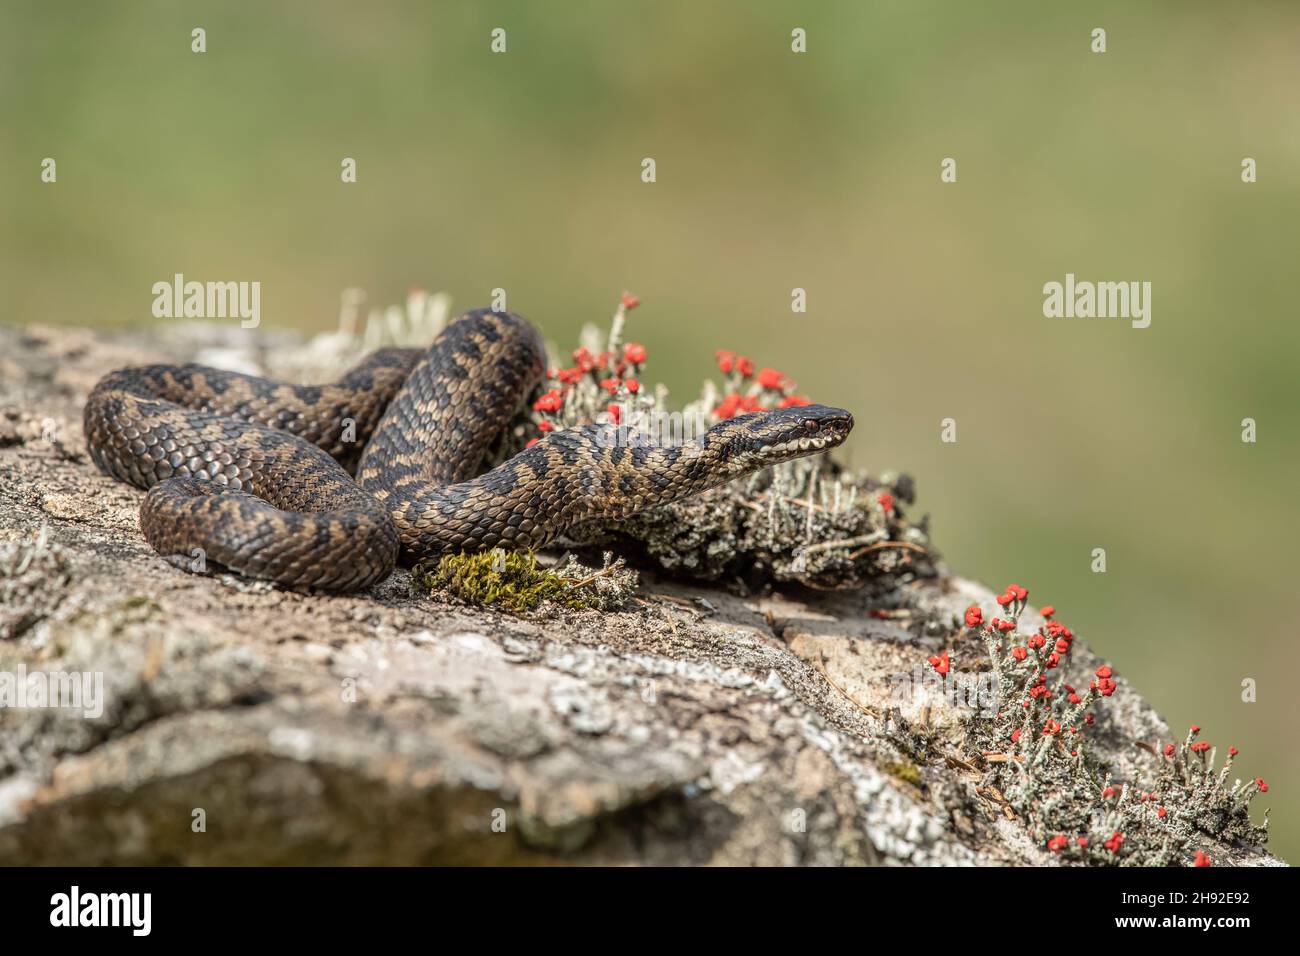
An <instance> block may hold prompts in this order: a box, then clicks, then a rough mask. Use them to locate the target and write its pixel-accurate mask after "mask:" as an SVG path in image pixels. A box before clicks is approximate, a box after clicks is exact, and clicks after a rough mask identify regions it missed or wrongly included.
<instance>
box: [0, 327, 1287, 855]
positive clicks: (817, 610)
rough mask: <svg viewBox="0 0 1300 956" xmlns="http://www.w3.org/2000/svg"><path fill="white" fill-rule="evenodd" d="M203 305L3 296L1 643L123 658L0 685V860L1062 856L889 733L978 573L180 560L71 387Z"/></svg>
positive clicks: (1120, 727)
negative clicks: (319, 580)
mask: <svg viewBox="0 0 1300 956" xmlns="http://www.w3.org/2000/svg"><path fill="white" fill-rule="evenodd" d="M195 334H197V333H187V332H185V331H184V330H183V329H182V330H179V331H177V332H176V333H175V335H174V337H173V338H172V339H170V340H169V339H165V338H162V337H159V336H150V337H144V336H137V337H134V338H132V337H121V336H116V337H115V336H110V335H104V334H98V333H91V332H87V331H83V330H76V329H55V328H35V327H33V328H27V329H17V328H10V327H4V326H0V601H2V603H0V672H11V673H12V672H15V671H16V670H18V669H19V668H26V669H28V670H43V671H63V672H90V673H92V674H101V675H102V677H103V683H104V699H103V708H102V714H99V715H98V716H94V717H87V716H85V714H84V713H83V712H82V711H74V710H71V709H67V708H63V709H58V708H48V709H25V710H24V709H12V708H11V709H3V710H0V863H9V864H12V863H28V864H48V863H72V864H99V863H127V864H130V863H134V864H157V863H185V864H210V863H238V864H259V863H267V864H290V863H293V864H315V863H475V864H494V863H499V864H506V863H545V862H558V863H649V864H693V863H699V864H703V863H712V864H776V865H793V864H827V865H831V864H913V865H949V864H985V865H988V864H1013V863H1034V864H1051V863H1054V860H1053V859H1052V858H1051V856H1050V855H1049V854H1047V853H1045V852H1044V850H1043V849H1042V848H1041V847H1040V846H1038V845H1030V843H1029V842H1028V841H1027V840H1026V839H1025V838H1024V834H1023V832H1022V831H1021V830H1020V829H1019V828H1018V827H1017V826H1016V824H1015V822H1014V821H1012V820H1008V819H1006V818H1005V817H1004V815H1003V814H1001V813H998V812H995V811H990V810H987V809H984V807H985V804H984V803H983V802H982V801H980V800H978V799H976V797H975V796H974V795H973V792H972V791H973V789H974V788H976V787H977V786H978V782H979V781H978V776H979V775H978V774H972V773H970V772H968V771H966V770H963V769H961V768H960V765H959V764H954V763H953V762H952V761H951V760H948V759H944V758H943V757H942V756H940V755H938V752H937V751H936V752H934V753H931V754H924V755H919V754H917V753H916V751H915V748H914V746H913V745H912V744H911V743H909V739H910V738H909V737H908V735H905V734H901V733H899V732H897V727H898V725H899V721H902V720H907V721H912V722H915V721H916V720H918V719H923V720H925V721H927V722H930V723H932V724H933V725H934V726H935V727H937V728H942V726H943V721H944V719H945V718H944V716H943V714H942V712H941V711H940V710H935V711H934V712H933V713H930V712H928V710H927V713H926V714H924V715H923V716H918V715H917V714H915V713H911V714H909V713H898V714H896V715H895V714H893V711H892V710H891V707H892V703H891V697H890V691H891V688H890V678H891V676H892V675H896V674H900V673H903V674H905V673H909V672H912V671H913V670H914V668H916V666H917V665H918V662H923V661H924V660H925V657H926V655H928V654H932V653H935V652H936V651H937V649H938V648H939V647H940V646H941V644H942V638H941V637H940V636H938V635H934V634H931V633H929V631H930V630H931V629H928V628H926V627H917V626H912V625H911V624H910V622H909V614H914V615H915V617H916V620H918V621H919V620H921V619H922V618H926V619H936V618H941V617H951V616H953V615H960V613H961V611H962V610H963V609H964V608H965V607H966V606H967V604H969V602H970V601H971V599H972V598H974V599H981V600H985V601H988V600H989V599H990V594H989V592H988V591H987V590H985V589H983V588H981V587H979V586H978V585H975V584H972V583H969V582H965V581H962V580H960V579H958V578H952V577H940V578H932V579H919V578H918V579H915V580H907V579H906V577H905V576H904V577H901V578H900V579H899V581H897V582H895V583H894V585H892V586H896V587H897V588H899V589H905V590H906V593H905V594H903V595H898V594H895V595H892V596H890V595H887V594H883V592H882V591H880V590H879V589H878V590H876V591H874V592H872V593H871V594H870V595H869V594H867V593H866V592H858V593H848V594H834V595H824V596H818V595H809V594H801V595H789V594H786V595H782V594H772V595H766V596H749V597H741V596H737V595H736V594H734V593H730V592H728V591H726V590H719V589H715V588H712V587H708V588H704V587H699V586H695V585H692V584H691V583H689V582H685V583H684V582H673V581H668V580H659V579H656V578H654V577H653V576H652V575H650V574H648V573H646V574H643V577H642V587H641V590H640V592H639V593H638V596H637V598H636V600H635V601H634V603H633V604H632V605H631V606H629V608H628V609H627V610H625V611H621V612H618V613H600V612H595V611H582V612H572V611H561V612H556V611H550V612H545V613H541V612H539V613H536V614H534V615H531V616H526V617H519V616H508V615H503V614H498V613H493V612H488V611H483V610H478V609H473V608H469V607H464V606H460V605H457V604H454V603H451V602H447V601H441V600H439V599H437V598H433V597H430V596H428V595H414V594H412V592H411V588H410V586H409V576H408V575H407V574H406V572H404V571H398V572H396V573H395V574H394V575H393V576H392V577H391V578H390V579H389V580H388V581H386V582H384V583H383V584H382V585H380V586H379V587H378V588H377V589H375V590H374V591H373V592H372V593H369V594H364V595H358V596H349V597H320V596H304V595H300V594H293V593H287V592H283V591H277V590H274V589H271V588H269V587H266V586H262V585H259V584H250V583H247V582H243V581H240V580H237V579H234V578H231V577H227V576H200V575H193V574H189V573H186V572H183V571H180V570H177V569H175V568H173V567H171V566H170V565H168V564H167V563H165V562H164V561H162V560H161V559H160V558H159V557H158V556H157V555H156V554H155V553H154V552H153V551H152V550H151V549H150V548H149V546H148V545H147V544H146V543H145V541H144V540H143V539H142V537H141V536H140V534H139V532H138V530H137V526H136V512H137V509H138V507H139V502H140V499H141V497H142V493H141V492H139V491H137V490H136V489H133V488H129V487H126V486H124V485H122V484H119V483H117V482H116V481H114V480H112V479H110V478H108V477H106V476H104V475H102V474H100V473H99V472H98V471H97V470H96V469H95V468H94V466H93V465H92V464H91V463H90V461H89V459H88V458H87V456H86V455H85V453H84V446H83V443H82V436H81V424H80V410H81V405H82V403H83V402H84V399H85V395H86V393H87V391H88V390H89V388H90V387H91V385H93V383H94V381H95V380H96V379H97V378H98V377H99V375H101V374H102V373H104V372H105V371H108V370H109V369H111V368H114V367H117V366H120V365H126V364H139V363H142V362H145V361H150V360H169V359H180V358H186V359H188V358H192V357H193V356H194V355H195V354H196V352H197V351H198V349H197V346H196V344H195V340H194V335H195ZM205 334H206V333H205ZM258 343H262V344H265V340H262V339H256V338H254V339H251V340H247V341H244V342H241V343H237V344H238V345H239V346H240V347H256V346H257V345H258ZM209 345H211V343H209ZM258 359H259V353H257V352H256V351H254V352H253V353H252V358H251V361H253V362H254V363H256V362H257V361H258ZM700 597H704V598H706V599H707V600H706V602H705V603H701V602H699V601H698V600H696V599H697V598H700ZM882 597H883V598H888V600H884V601H882ZM881 606H888V607H900V606H903V607H906V608H909V609H912V610H911V611H906V612H902V613H899V612H891V614H890V615H889V616H881V615H880V614H875V615H873V613H872V610H873V608H877V607H881ZM1076 646H1077V647H1078V656H1079V658H1080V661H1081V662H1082V663H1086V664H1088V665H1089V666H1095V663H1096V662H1095V660H1094V659H1093V658H1092V657H1091V655H1090V654H1089V652H1088V651H1087V649H1086V647H1084V646H1083V645H1082V643H1081V642H1080V643H1079V644H1078V645H1076ZM1117 699H1118V698H1117ZM1102 730H1103V736H1102V738H1101V740H1102V746H1106V747H1110V748H1112V749H1113V756H1114V759H1115V760H1116V761H1117V762H1119V763H1120V764H1121V765H1122V764H1123V761H1125V760H1129V759H1132V757H1131V753H1132V751H1133V750H1134V748H1133V747H1132V745H1131V741H1132V740H1133V739H1134V738H1141V739H1151V738H1154V737H1157V736H1162V735H1163V736H1164V737H1167V736H1168V729H1167V728H1166V727H1164V725H1163V723H1162V722H1161V721H1160V718H1159V717H1158V716H1157V715H1156V714H1155V713H1153V712H1152V711H1151V710H1150V709H1149V708H1148V707H1147V706H1146V705H1145V704H1143V703H1142V702H1141V700H1140V699H1139V698H1137V696H1136V694H1134V693H1130V694H1129V696H1128V697H1127V698H1126V700H1125V703H1124V704H1123V706H1122V707H1117V708H1116V709H1115V710H1114V711H1113V716H1112V718H1111V722H1110V723H1109V725H1108V726H1106V727H1104V728H1102ZM949 755H950V756H952V757H955V758H957V759H958V760H959V761H960V760H961V759H962V758H963V755H962V754H958V753H950V754H949ZM966 756H969V755H966ZM200 822H201V823H202V826H200V825H199V824H200ZM1219 860H1221V861H1222V862H1239V863H1245V862H1273V861H1272V858H1270V857H1268V856H1267V854H1264V853H1262V852H1259V851H1246V850H1241V851H1237V850H1234V849H1233V848H1227V847H1224V848H1222V850H1221V853H1220V857H1219V858H1218V859H1217V860H1216V862H1218V861H1219Z"/></svg>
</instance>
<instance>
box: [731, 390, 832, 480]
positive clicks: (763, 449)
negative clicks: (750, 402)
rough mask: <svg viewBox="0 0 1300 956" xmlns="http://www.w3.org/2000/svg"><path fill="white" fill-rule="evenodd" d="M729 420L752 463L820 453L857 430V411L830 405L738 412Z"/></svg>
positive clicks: (744, 452) (739, 448)
mask: <svg viewBox="0 0 1300 956" xmlns="http://www.w3.org/2000/svg"><path fill="white" fill-rule="evenodd" d="M725 424H727V425H730V426H732V427H734V428H735V429H736V431H735V433H734V434H733V436H732V438H733V439H734V440H735V441H736V443H737V446H738V450H739V451H740V452H741V453H742V455H743V457H744V458H746V459H748V460H749V462H750V463H753V464H759V465H766V464H774V463H776V462H779V461H790V460H791V459H794V458H803V457H806V456H807V455H816V454H817V453H818V452H823V451H826V450H827V449H829V448H834V447H835V446H837V445H842V444H843V443H844V439H846V438H848V437H849V432H850V431H852V430H853V415H852V414H850V413H849V412H847V411H845V410H844V409H842V408H832V407H831V406H828V405H804V406H802V407H796V408H782V409H777V410H774V411H767V412H753V413H751V414H749V415H738V416H737V417H735V418H733V419H730V420H729V421H728V422H726V423H725Z"/></svg>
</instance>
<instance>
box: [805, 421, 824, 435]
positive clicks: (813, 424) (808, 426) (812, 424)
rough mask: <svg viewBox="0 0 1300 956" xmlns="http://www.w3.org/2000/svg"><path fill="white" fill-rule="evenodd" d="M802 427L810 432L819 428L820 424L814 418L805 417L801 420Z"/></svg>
mask: <svg viewBox="0 0 1300 956" xmlns="http://www.w3.org/2000/svg"><path fill="white" fill-rule="evenodd" d="M803 427H804V428H806V429H808V430H809V431H810V432H815V431H817V429H819V428H821V425H820V424H819V423H818V421H817V419H815V418H805V419H804V420H803Z"/></svg>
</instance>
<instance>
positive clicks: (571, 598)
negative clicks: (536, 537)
mask: <svg viewBox="0 0 1300 956" xmlns="http://www.w3.org/2000/svg"><path fill="white" fill-rule="evenodd" d="M607 559H608V556H607ZM586 570H587V569H585V568H582V567H581V566H580V565H577V564H575V563H570V564H569V565H566V566H565V567H564V568H562V569H561V571H564V572H568V573H560V571H554V570H551V569H548V568H539V567H538V566H537V558H536V556H535V555H533V554H532V553H531V552H525V551H503V550H501V549H500V548H498V549H495V550H492V551H484V552H482V553H480V554H452V555H445V556H444V557H442V558H441V559H440V560H439V561H438V562H437V563H436V564H432V565H430V564H423V563H422V564H418V565H416V566H415V568H414V569H413V570H412V571H411V579H412V581H413V582H414V583H415V586H416V587H417V588H419V589H421V590H424V591H438V592H441V593H444V594H447V595H449V596H451V597H454V598H458V599H459V600H462V601H464V602H466V603H467V604H474V605H477V606H479V607H494V608H500V609H503V610H507V611H515V612H523V611H533V610H536V609H537V608H538V607H540V606H541V605H542V604H544V603H546V602H548V601H549V602H552V603H554V604H558V605H560V606H562V607H567V608H572V609H575V610H588V609H593V608H594V609H600V610H610V609H612V608H613V607H616V606H619V605H621V604H622V603H624V602H625V601H626V599H627V596H628V595H629V594H630V593H631V590H632V589H634V588H635V586H636V584H635V576H632V579H631V584H630V586H628V585H627V582H626V579H625V578H623V579H618V575H620V574H621V575H627V574H629V572H626V571H623V570H622V562H621V561H618V562H613V563H610V562H609V561H608V560H607V561H606V565H605V567H604V568H602V569H601V570H599V571H596V572H594V573H592V574H583V573H581V572H583V571H586ZM574 572H577V573H574ZM610 579H618V580H621V585H622V586H621V587H620V588H619V595H618V597H617V600H615V601H611V599H610V595H609V594H608V593H607V590H608V588H606V589H602V588H600V587H598V586H597V584H598V583H599V582H600V581H601V580H610Z"/></svg>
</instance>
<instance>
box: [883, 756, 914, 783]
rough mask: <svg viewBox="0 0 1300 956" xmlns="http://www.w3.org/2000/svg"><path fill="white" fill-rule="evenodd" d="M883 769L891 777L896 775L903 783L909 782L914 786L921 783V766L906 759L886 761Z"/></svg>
mask: <svg viewBox="0 0 1300 956" xmlns="http://www.w3.org/2000/svg"><path fill="white" fill-rule="evenodd" d="M884 770H885V773H887V774H889V775H890V776H891V777H896V778H897V779H899V780H902V781H903V782H904V783H910V784H911V785H912V786H914V787H919V786H920V785H921V768H920V767H918V766H917V765H916V764H914V763H907V762H906V761H898V762H896V763H887V764H885V766H884Z"/></svg>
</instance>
